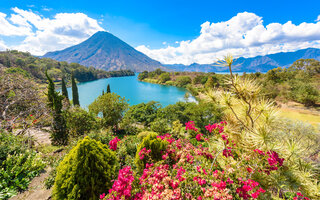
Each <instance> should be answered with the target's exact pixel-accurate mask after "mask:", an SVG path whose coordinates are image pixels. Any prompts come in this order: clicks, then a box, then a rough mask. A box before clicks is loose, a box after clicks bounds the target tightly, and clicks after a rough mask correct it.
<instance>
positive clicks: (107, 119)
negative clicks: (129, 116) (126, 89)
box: [88, 93, 128, 127]
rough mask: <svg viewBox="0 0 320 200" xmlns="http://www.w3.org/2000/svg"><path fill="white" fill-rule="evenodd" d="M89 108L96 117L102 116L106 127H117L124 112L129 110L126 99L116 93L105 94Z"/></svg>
mask: <svg viewBox="0 0 320 200" xmlns="http://www.w3.org/2000/svg"><path fill="white" fill-rule="evenodd" d="M88 108H89V110H90V112H93V113H94V114H95V115H99V114H102V117H103V122H104V125H105V126H116V127H117V125H118V123H119V122H120V120H121V119H122V117H123V115H124V111H125V110H126V109H127V108H128V103H127V100H125V98H122V97H120V96H119V95H117V94H115V93H105V94H104V95H101V96H99V97H98V98H97V99H96V100H94V102H92V103H91V104H90V105H89V107H88Z"/></svg>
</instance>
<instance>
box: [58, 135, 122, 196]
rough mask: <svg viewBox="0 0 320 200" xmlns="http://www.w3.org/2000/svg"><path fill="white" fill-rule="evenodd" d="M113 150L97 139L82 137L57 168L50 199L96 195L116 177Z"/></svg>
mask: <svg viewBox="0 0 320 200" xmlns="http://www.w3.org/2000/svg"><path fill="white" fill-rule="evenodd" d="M117 166H118V160H117V157H116V154H115V152H113V151H111V150H110V149H109V148H108V146H107V145H105V144H102V143H101V142H99V141H96V140H94V139H90V138H89V137H85V138H84V139H83V140H81V141H79V142H78V144H77V146H75V147H74V148H73V149H71V151H70V152H69V153H68V154H67V155H66V156H65V158H64V159H63V161H61V163H60V164H59V166H58V168H57V176H56V179H55V183H54V186H53V191H52V194H53V199H54V200H62V199H68V200H69V199H70V200H71V199H72V200H74V199H88V200H95V199H99V196H98V195H100V194H102V193H103V192H104V191H106V190H108V189H110V188H111V186H112V180H113V179H115V178H116V175H117V173H116V169H117Z"/></svg>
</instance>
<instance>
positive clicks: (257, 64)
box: [165, 48, 320, 72]
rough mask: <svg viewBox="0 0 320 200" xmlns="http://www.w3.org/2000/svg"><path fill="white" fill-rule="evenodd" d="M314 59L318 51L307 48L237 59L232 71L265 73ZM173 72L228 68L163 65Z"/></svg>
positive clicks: (223, 70)
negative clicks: (300, 60)
mask: <svg viewBox="0 0 320 200" xmlns="http://www.w3.org/2000/svg"><path fill="white" fill-rule="evenodd" d="M312 58H313V59H316V60H320V49H315V48H308V49H302V50H298V51H295V52H282V53H275V54H269V55H265V56H256V57H252V58H244V57H240V58H238V59H237V60H236V61H235V63H234V67H233V70H234V71H235V72H267V71H268V70H270V69H273V68H277V67H289V66H290V65H291V64H292V63H293V62H294V61H296V60H298V59H312ZM165 66H166V67H167V68H169V69H172V70H174V71H198V72H227V71H228V68H226V67H220V66H216V64H214V63H213V64H197V63H193V64H191V65H182V64H175V65H165Z"/></svg>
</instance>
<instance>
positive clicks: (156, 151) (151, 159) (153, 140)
mask: <svg viewBox="0 0 320 200" xmlns="http://www.w3.org/2000/svg"><path fill="white" fill-rule="evenodd" d="M157 136H158V135H157V134H156V133H150V134H148V135H147V136H146V137H145V138H144V139H143V141H142V142H141V143H140V144H139V146H138V148H137V152H136V158H135V164H136V166H137V168H138V170H139V171H142V170H143V169H144V168H145V166H146V163H155V162H157V161H160V160H161V159H162V151H165V150H166V148H167V145H168V143H167V142H166V141H163V140H161V139H160V138H157ZM143 148H146V149H147V150H151V152H150V153H149V154H148V155H146V156H144V158H143V159H140V155H139V153H140V151H141V150H142V149H143Z"/></svg>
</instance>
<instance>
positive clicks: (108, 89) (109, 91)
mask: <svg viewBox="0 0 320 200" xmlns="http://www.w3.org/2000/svg"><path fill="white" fill-rule="evenodd" d="M107 93H111V89H110V84H108V86H107Z"/></svg>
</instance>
